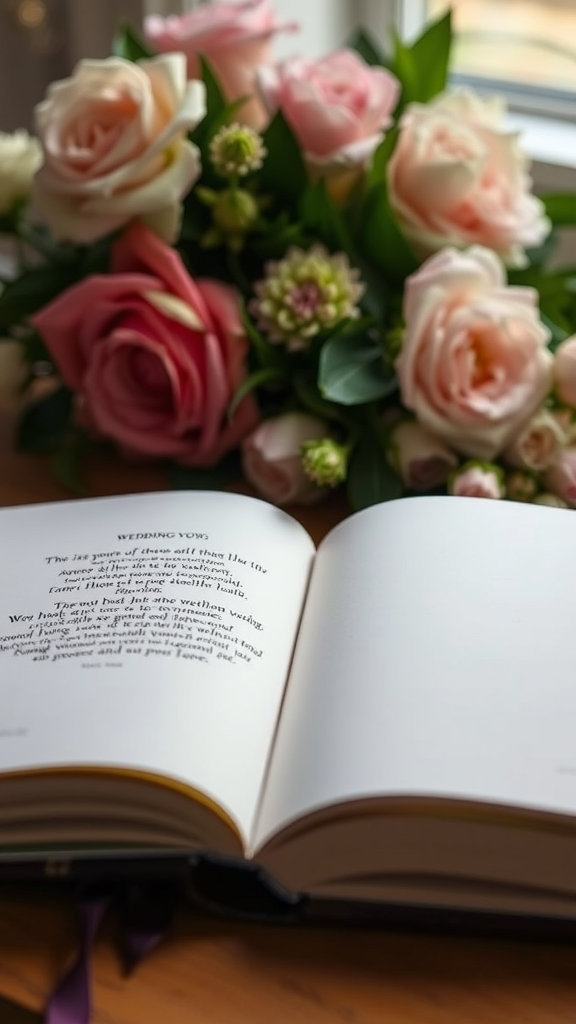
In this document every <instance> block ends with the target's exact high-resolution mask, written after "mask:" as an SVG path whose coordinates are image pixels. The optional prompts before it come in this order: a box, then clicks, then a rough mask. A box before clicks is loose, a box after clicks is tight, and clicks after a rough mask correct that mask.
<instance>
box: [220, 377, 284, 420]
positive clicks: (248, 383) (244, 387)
mask: <svg viewBox="0 0 576 1024" xmlns="http://www.w3.org/2000/svg"><path fill="white" fill-rule="evenodd" d="M283 379H284V374H283V373H282V372H281V371H280V370H279V369H278V368H274V367H271V366H268V367H264V368H263V369H261V370H255V371H254V373H251V374H250V375H249V376H248V377H246V379H245V380H243V381H242V384H241V385H240V387H239V388H238V390H237V391H236V393H235V395H234V397H233V398H232V401H231V403H230V405H229V407H228V419H232V417H233V416H234V413H235V412H236V409H237V408H238V406H239V405H240V402H241V401H242V399H244V398H246V395H249V394H250V392H251V391H254V390H255V388H259V387H260V386H261V385H262V384H270V383H271V382H272V381H275V380H283Z"/></svg>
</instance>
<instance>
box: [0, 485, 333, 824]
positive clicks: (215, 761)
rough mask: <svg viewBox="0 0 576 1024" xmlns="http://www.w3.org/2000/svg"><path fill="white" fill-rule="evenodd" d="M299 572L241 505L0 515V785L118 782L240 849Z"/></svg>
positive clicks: (297, 607) (273, 530)
mask: <svg viewBox="0 0 576 1024" xmlns="http://www.w3.org/2000/svg"><path fill="white" fill-rule="evenodd" d="M313 556H314V546H313V543H312V541H311V539H310V537H309V536H308V534H307V533H306V532H305V530H304V529H303V528H302V527H301V526H300V525H299V524H298V523H297V522H296V521H295V520H293V519H291V518H290V517H289V516H287V515H286V514H285V513H284V512H281V511H279V510H278V509H277V508H274V507H273V506H271V505H268V504H266V503H264V502H260V501H256V500H254V499H252V498H246V497H242V496H240V495H233V494H212V493H208V492H203V493H200V492H188V493H185V492H174V493H169V494H147V495H136V496H130V497H126V498H111V499H108V498H106V499H94V500H89V501H74V502H66V503H58V504H51V505H43V506H27V507H24V508H15V509H8V510H4V511H2V513H0V580H1V581H2V587H1V590H0V771H7V770H15V769H23V768H33V767H46V766H56V765H58V766H61V765H66V764H82V765H106V766H121V767H124V768H132V769H139V770H142V771H146V772H153V773H160V774H162V775H167V776H170V777H172V778H174V779H176V780H178V781H180V782H185V783H187V784H188V785H191V786H195V787H197V788H199V789H200V790H202V791H204V792H205V793H207V794H208V796H210V797H211V798H212V799H214V800H215V801H216V802H217V803H218V804H220V805H221V806H222V807H223V808H224V809H225V810H226V811H227V812H228V813H229V814H230V815H231V816H232V818H233V819H234V820H235V821H236V822H237V823H238V825H239V828H240V831H241V832H242V833H243V834H244V835H247V834H248V832H249V830H250V827H251V825H252V819H253V816H254V811H255V807H256V802H257V798H258V793H259V791H260V788H261V784H262V777H263V774H264V771H265V766H266V762H267V759H268V756H269V751H270V745H271V741H272V737H273V735H274V730H275V727H276V723H277V718H278V713H279V708H280V705H281V701H282V696H283V691H284V685H285V680H286V675H287V671H288V666H289V663H290V658H291V654H292V650H293V645H294V639H295V635H296V631H297V628H298V621H299V618H300V614H301V609H302V602H303V599H304V594H305V590H306V586H307V582H308V577H309V571H310V566H311V563H312V559H313Z"/></svg>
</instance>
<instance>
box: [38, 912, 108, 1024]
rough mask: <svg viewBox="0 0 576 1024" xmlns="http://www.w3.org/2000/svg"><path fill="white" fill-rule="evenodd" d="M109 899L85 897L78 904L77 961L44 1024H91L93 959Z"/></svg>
mask: <svg viewBox="0 0 576 1024" xmlns="http://www.w3.org/2000/svg"><path fill="white" fill-rule="evenodd" d="M109 904H110V897H108V896H100V897H99V898H93V899H90V898H88V897H84V898H83V899H81V900H80V901H79V903H78V909H77V913H78V932H79V945H80V950H79V953H78V958H77V959H76V961H75V962H74V964H73V965H72V967H71V968H70V970H69V971H68V972H67V974H65V975H64V977H63V979H62V981H61V982H60V983H59V985H58V986H57V988H56V989H55V990H54V992H53V993H52V995H51V997H50V1000H49V1002H48V1006H47V1008H46V1017H45V1024H90V1016H91V1013H92V985H91V977H90V955H91V953H92V946H93V944H94V940H95V938H96V936H97V934H98V929H99V928H100V925H101V923H102V920H103V918H104V915H105V913H106V910H107V909H108V906H109Z"/></svg>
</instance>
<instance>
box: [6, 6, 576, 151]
mask: <svg viewBox="0 0 576 1024" xmlns="http://www.w3.org/2000/svg"><path fill="white" fill-rule="evenodd" d="M208 2H209V0H208ZM197 5H198V0H98V3H96V2H95V0H0V76H1V83H0V84H1V88H0V128H1V129H2V130H4V131H8V130H13V129H14V128H16V127H19V126H29V125H30V113H31V110H32V107H33V105H34V103H36V102H37V101H38V100H39V99H40V98H41V97H42V95H43V93H44V90H45V88H46V85H47V84H48V83H49V82H50V81H54V80H55V79H57V78H61V77H64V76H66V75H67V74H68V73H69V72H70V70H71V68H72V67H73V66H74V64H75V63H76V61H77V60H78V59H79V58H80V57H82V56H94V57H95V56H104V55H106V53H107V52H108V46H109V42H110V38H111V35H112V33H113V31H114V27H115V25H116V24H117V23H118V21H119V20H120V19H128V20H130V21H131V22H132V24H133V25H134V26H136V27H137V26H139V25H141V23H142V19H143V17H144V15H145V14H147V13H152V12H156V13H160V14H169V13H181V12H182V11H184V10H190V9H192V8H193V7H194V6H197ZM273 5H274V7H275V8H276V9H277V10H278V11H279V13H280V14H281V15H286V16H287V17H290V18H292V19H296V20H299V21H301V23H302V25H303V28H304V32H303V34H302V35H301V36H299V37H298V42H296V37H295V36H286V37H284V38H283V39H280V40H279V45H278V47H277V52H278V54H279V56H284V55H285V54H287V53H290V52H293V51H294V50H295V49H296V47H297V48H298V49H299V50H304V51H305V52H307V53H310V54H319V53H321V52H325V51H326V50H328V49H331V48H332V47H334V46H337V45H338V44H339V43H341V41H342V39H343V38H345V36H346V34H347V33H348V32H349V31H350V30H351V29H352V27H353V26H354V24H355V23H356V24H357V23H360V22H362V23H364V24H366V25H368V27H369V28H370V29H371V30H372V31H373V32H374V34H376V35H378V36H379V37H382V36H383V35H384V34H385V33H386V32H387V29H388V27H389V25H390V22H391V20H392V19H394V20H395V21H396V23H397V24H398V25H399V26H400V28H401V30H402V31H403V34H404V35H407V36H410V35H415V34H416V33H417V32H418V30H419V28H420V27H421V25H422V24H423V23H424V22H425V21H426V20H427V19H428V18H430V17H432V16H437V15H438V14H441V13H442V12H443V11H445V10H446V8H447V7H450V6H451V7H452V9H453V15H454V22H455V27H456V31H457V34H458V43H457V46H456V48H455V62H454V67H453V71H454V73H455V75H456V76H457V78H460V79H462V78H464V79H469V78H476V79H480V80H481V81H482V83H483V84H484V86H486V87H488V88H495V89H500V90H504V91H506V92H507V94H508V96H509V97H510V99H511V100H512V102H513V105H514V106H515V107H516V108H517V109H523V110H527V109H529V110H532V111H539V112H546V113H548V114H552V115H554V116H558V117H564V118H568V119H572V120H573V119H575V118H576V0H451V2H449V0H313V2H312V3H311V2H310V0H273ZM575 157H576V154H575Z"/></svg>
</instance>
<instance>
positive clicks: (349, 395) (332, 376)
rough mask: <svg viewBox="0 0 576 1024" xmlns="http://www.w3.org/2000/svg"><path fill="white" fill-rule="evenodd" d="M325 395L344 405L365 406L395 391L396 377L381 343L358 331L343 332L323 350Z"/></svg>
mask: <svg viewBox="0 0 576 1024" xmlns="http://www.w3.org/2000/svg"><path fill="white" fill-rule="evenodd" d="M318 387H319V389H320V393H321V395H322V396H323V397H324V398H326V399H328V400H329V401H331V402H338V403H340V404H341V405H363V404H364V403H366V402H373V401H375V400H376V399H378V398H384V397H386V396H387V395H389V394H391V393H392V392H393V391H395V389H396V387H397V384H396V377H395V376H394V375H393V374H391V373H390V372H386V370H385V368H384V363H383V360H382V349H381V347H380V345H379V344H378V343H377V342H373V341H371V340H370V339H369V338H366V337H362V336H359V335H357V334H340V335H336V336H335V337H334V338H331V339H330V340H329V341H327V342H326V343H325V345H324V346H323V348H322V351H321V353H320V366H319V374H318Z"/></svg>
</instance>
